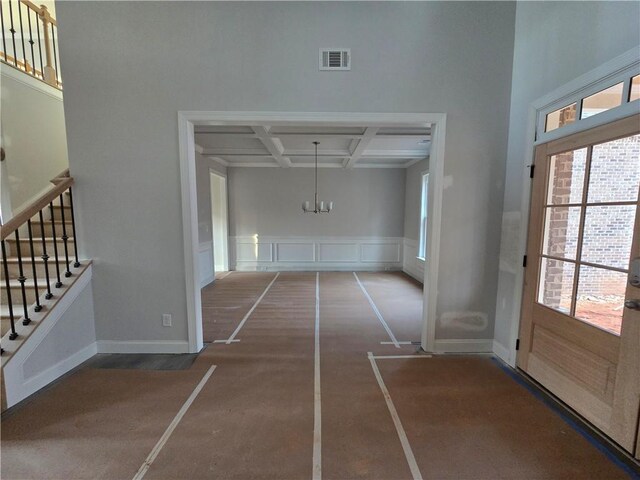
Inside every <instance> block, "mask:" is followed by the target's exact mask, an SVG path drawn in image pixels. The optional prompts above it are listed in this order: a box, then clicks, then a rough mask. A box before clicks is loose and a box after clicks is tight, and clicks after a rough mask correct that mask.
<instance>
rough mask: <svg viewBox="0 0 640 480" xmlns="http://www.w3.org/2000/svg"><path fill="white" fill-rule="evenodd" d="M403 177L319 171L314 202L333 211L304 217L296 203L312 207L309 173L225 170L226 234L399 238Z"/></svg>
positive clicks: (393, 172) (396, 172)
mask: <svg viewBox="0 0 640 480" xmlns="http://www.w3.org/2000/svg"><path fill="white" fill-rule="evenodd" d="M404 176H405V171H404V170H402V169H369V168H367V169H353V170H343V169H336V168H322V169H320V170H319V171H318V184H319V185H318V191H319V198H320V200H325V201H328V200H331V201H333V202H334V210H333V211H332V212H331V214H330V215H310V214H305V213H304V212H302V202H303V201H305V200H306V201H309V202H310V204H311V205H313V192H314V181H313V169H311V168H287V169H279V168H232V169H229V177H228V181H229V223H230V225H229V235H231V236H242V235H255V234H258V235H264V236H275V237H284V236H323V237H333V236H336V237H339V236H352V237H358V236H362V237H366V236H378V237H402V236H403V230H404V225H403V223H404V222H403V219H404V194H403V192H404Z"/></svg>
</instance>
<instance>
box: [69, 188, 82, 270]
mask: <svg viewBox="0 0 640 480" xmlns="http://www.w3.org/2000/svg"><path fill="white" fill-rule="evenodd" d="M71 190H72V189H71V187H69V206H70V207H71V229H72V230H73V253H74V255H75V257H76V261H75V263H74V264H73V266H74V267H75V268H78V267H79V266H80V260H78V236H77V235H76V214H75V210H74V208H73V193H72V191H71Z"/></svg>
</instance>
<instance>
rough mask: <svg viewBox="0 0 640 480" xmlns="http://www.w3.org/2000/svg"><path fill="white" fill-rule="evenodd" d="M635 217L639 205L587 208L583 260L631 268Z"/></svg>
mask: <svg viewBox="0 0 640 480" xmlns="http://www.w3.org/2000/svg"><path fill="white" fill-rule="evenodd" d="M635 218H636V206H635V205H607V206H598V207H587V211H586V214H585V219H584V235H583V238H582V258H581V260H582V261H583V262H589V263H597V264H600V265H606V266H609V267H616V268H623V269H627V268H628V267H629V257H630V255H631V242H632V241H633V225H634V221H635Z"/></svg>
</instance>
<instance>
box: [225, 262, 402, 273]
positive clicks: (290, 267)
mask: <svg viewBox="0 0 640 480" xmlns="http://www.w3.org/2000/svg"><path fill="white" fill-rule="evenodd" d="M235 271H237V272H384V271H389V272H399V271H402V266H401V265H389V264H388V263H369V264H366V265H364V264H362V263H347V264H344V263H297V264H290V263H271V264H268V265H264V264H257V263H253V264H250V263H242V264H239V265H236V268H235Z"/></svg>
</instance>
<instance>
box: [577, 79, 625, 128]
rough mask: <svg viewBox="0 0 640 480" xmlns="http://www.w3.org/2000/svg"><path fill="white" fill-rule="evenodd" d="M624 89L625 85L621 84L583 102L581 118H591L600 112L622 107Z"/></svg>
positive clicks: (595, 94)
mask: <svg viewBox="0 0 640 480" xmlns="http://www.w3.org/2000/svg"><path fill="white" fill-rule="evenodd" d="M623 87H624V83H623V82H620V83H618V84H617V85H614V86H613V87H609V88H606V89H604V90H601V91H599V92H598V93H594V94H593V95H591V96H590V97H587V98H585V99H584V100H582V113H581V114H580V118H581V119H583V118H589V117H592V116H593V115H596V114H598V113H600V112H604V111H607V110H609V109H611V108H614V107H617V106H619V105H621V104H622V89H623Z"/></svg>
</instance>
